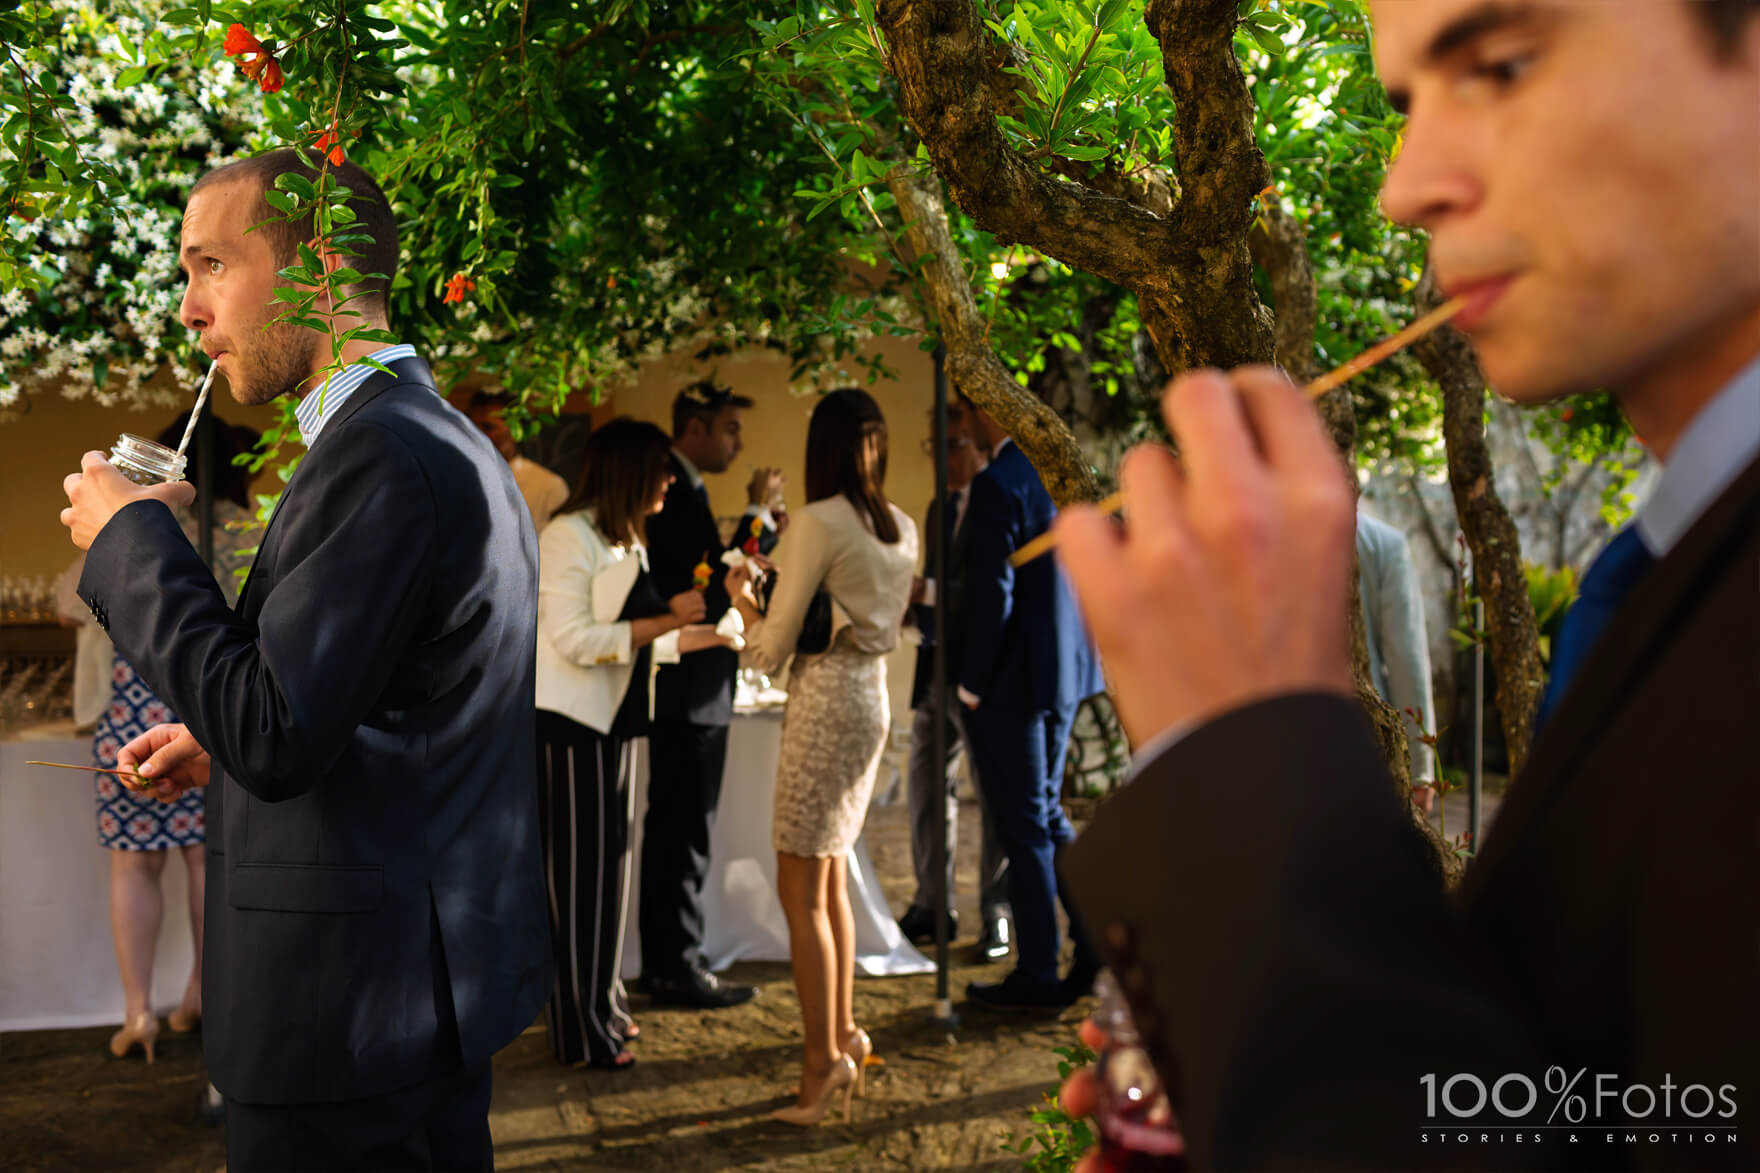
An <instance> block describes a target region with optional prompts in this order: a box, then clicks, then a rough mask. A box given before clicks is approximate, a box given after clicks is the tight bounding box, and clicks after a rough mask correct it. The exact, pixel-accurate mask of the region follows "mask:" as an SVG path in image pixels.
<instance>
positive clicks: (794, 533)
mask: <svg viewBox="0 0 1760 1173" xmlns="http://www.w3.org/2000/svg"><path fill="white" fill-rule="evenodd" d="M831 555H832V548H831V531H830V530H828V529H827V528H826V527H825V523H824V522H822V521H820V520H819V519H818V518H817V517H814V516H813V515H812V514H810V513H807V512H805V511H803V512H802V513H801V516H799V517H797V518H795V519H794V520H793V521H792V522H790V523H789V526H788V535H787V536H786V537H785V538H784V539H783V544H782V545H781V547H780V552H779V554H778V557H777V559H776V573H777V574H778V575H779V576H780V577H778V578H777V580H776V591H775V593H774V594H773V595H772V596H771V597H770V610H769V613H768V614H766V615H765V616H764V618H763V619H762V620H761V621H760V622H759V623H758V626H757V627H756V628H755V629H753V630H751V631H748V632H746V641H747V646H748V647H749V648H750V650H751V655H752V662H753V663H755V664H757V666H758V668H759V669H760V670H761V671H762V672H763V673H764V674H765V675H767V676H775V675H776V674H777V673H779V672H781V671H782V666H783V665H784V664H786V663H787V662H788V658H789V657H790V656H792V655H793V654H794V645H795V644H796V643H797V642H798V641H799V640H800V638H801V625H802V624H803V623H804V622H805V621H806V618H807V607H808V606H809V605H810V604H811V603H812V601H813V592H814V591H816V590H818V589H819V587H820V586H821V585H822V584H823V583H824V581H825V572H826V571H827V570H828V569H830V567H831Z"/></svg>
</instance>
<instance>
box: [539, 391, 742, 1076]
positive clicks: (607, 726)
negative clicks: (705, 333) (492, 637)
mask: <svg viewBox="0 0 1760 1173" xmlns="http://www.w3.org/2000/svg"><path fill="white" fill-rule="evenodd" d="M670 450H671V441H670V440H668V439H667V436H666V433H665V432H663V431H661V430H660V429H659V428H657V427H655V426H654V425H653V424H645V423H638V422H637V421H635V420H631V419H626V418H619V419H615V420H612V421H611V422H610V423H608V424H606V425H605V426H604V427H603V428H600V429H599V430H598V431H596V432H594V433H593V434H592V435H591V436H589V437H588V438H587V443H586V464H585V466H584V468H583V469H582V471H581V478H580V483H579V484H578V485H577V486H576V488H575V491H574V494H573V496H571V497H570V498H569V500H568V501H567V502H566V503H565V504H564V505H563V507H562V509H561V510H560V511H559V512H558V513H557V515H556V517H555V518H554V519H553V520H552V521H551V523H550V524H549V525H548V526H546V527H545V529H544V532H543V536H542V537H541V538H540V539H539V541H538V665H537V668H538V671H537V675H538V690H537V701H538V817H539V825H540V829H541V833H542V836H543V841H544V864H545V871H546V873H547V876H548V883H549V890H550V933H551V938H552V941H553V944H554V946H555V948H554V956H555V964H556V979H555V984H554V985H553V987H552V989H551V994H550V1013H549V1034H550V1045H551V1047H552V1049H553V1050H554V1051H555V1054H556V1058H557V1060H558V1061H559V1062H562V1063H566V1064H575V1063H582V1062H584V1063H586V1065H587V1066H589V1067H596V1068H601V1069H608V1070H621V1069H623V1068H626V1067H628V1066H630V1065H631V1064H632V1063H634V1062H635V1059H634V1057H633V1056H631V1055H630V1053H629V1051H628V1050H626V1049H625V1047H624V1044H625V1042H627V1041H628V1040H629V1039H630V1038H632V1037H634V1034H635V1023H634V1022H633V1021H632V1020H631V1018H630V1016H629V1008H628V1002H627V1000H626V999H625V997H624V993H623V986H622V983H621V982H620V981H619V980H618V971H619V969H620V968H621V966H622V953H623V933H624V919H625V917H624V914H625V911H626V904H625V900H624V895H625V893H626V892H627V890H628V887H629V859H630V852H629V827H630V819H631V818H632V816H633V814H634V810H633V808H634V805H635V790H634V787H633V786H632V784H631V783H632V778H631V773H632V770H631V765H632V763H631V758H630V743H631V740H632V739H633V738H636V737H639V736H642V735H643V734H645V733H646V732H647V725H648V718H649V715H650V712H649V681H650V678H651V676H652V672H653V665H654V664H656V663H662V664H664V663H673V662H676V661H677V660H678V658H679V657H680V656H681V655H685V654H688V653H690V652H693V651H697V650H700V649H702V648H708V647H718V646H724V641H723V639H722V638H721V637H720V636H717V635H716V634H715V630H714V628H712V627H709V626H706V625H703V624H699V623H696V622H695V621H696V620H698V619H701V618H702V617H703V614H704V607H703V596H702V594H701V593H700V592H698V591H694V590H692V591H685V592H683V593H682V594H679V595H675V596H673V597H672V598H671V599H662V598H661V597H660V596H659V595H658V594H657V593H656V592H655V590H654V585H653V582H652V580H651V579H650V578H649V575H648V554H647V550H646V549H645V548H644V547H643V546H642V542H641V534H642V527H643V525H644V523H645V522H646V521H647V519H648V517H649V516H650V515H651V514H653V513H655V512H657V511H658V510H659V509H660V506H661V504H662V503H663V502H664V501H665V499H666V487H667V485H669V484H670V483H671V482H672V474H671V471H670V469H669V466H668V462H667V454H668V452H669V451H670Z"/></svg>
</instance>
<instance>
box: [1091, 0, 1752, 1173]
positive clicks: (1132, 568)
mask: <svg viewBox="0 0 1760 1173" xmlns="http://www.w3.org/2000/svg"><path fill="white" fill-rule="evenodd" d="M1375 17H1376V25H1377V28H1376V37H1375V44H1376V54H1377V58H1378V61H1379V64H1380V67H1381V71H1382V76H1383V79H1384V80H1385V82H1386V84H1387V86H1388V89H1389V91H1390V93H1391V95H1392V96H1393V98H1394V100H1395V104H1396V105H1398V106H1400V107H1402V108H1405V109H1408V110H1409V112H1410V120H1409V121H1408V122H1407V124H1406V131H1405V143H1404V148H1403V150H1402V152H1401V154H1400V155H1399V158H1398V159H1397V161H1396V162H1395V163H1394V164H1393V167H1392V170H1391V171H1390V173H1389V175H1388V177H1387V181H1386V186H1385V189H1384V191H1383V195H1382V202H1383V205H1384V206H1385V207H1386V209H1387V210H1388V212H1389V214H1391V215H1393V216H1395V217H1397V218H1399V219H1401V220H1405V221H1407V222H1410V223H1412V224H1415V225H1418V226H1420V227H1422V228H1424V229H1426V230H1427V231H1428V232H1429V234H1430V239H1431V265H1432V268H1433V270H1434V273H1435V276H1436V277H1437V278H1438V280H1439V284H1440V287H1441V288H1442V290H1443V291H1444V292H1445V293H1458V294H1463V295H1465V296H1466V298H1467V299H1468V302H1467V306H1466V308H1465V310H1464V311H1463V313H1462V314H1461V316H1460V317H1459V318H1457V319H1456V321H1457V322H1459V323H1460V325H1461V327H1462V328H1463V329H1464V330H1466V331H1467V333H1469V334H1471V335H1472V336H1473V337H1474V339H1475V341H1476V343H1477V347H1478V353H1479V360H1480V363H1481V365H1482V367H1483V369H1484V371H1485V374H1486V376H1487V378H1488V381H1489V382H1490V383H1492V384H1493V385H1495V386H1496V387H1497V389H1498V391H1499V392H1500V393H1501V394H1503V395H1505V396H1507V397H1509V398H1512V399H1515V400H1517V401H1521V402H1526V403H1538V402H1543V401H1547V400H1552V399H1556V398H1557V397H1558V396H1560V395H1564V394H1567V393H1573V392H1588V391H1593V390H1597V389H1606V390H1608V391H1611V393H1612V394H1613V395H1614V397H1615V398H1616V399H1617V400H1618V402H1619V404H1620V407H1621V408H1622V409H1623V410H1624V411H1625V413H1626V415H1627V417H1628V418H1629V419H1630V420H1631V422H1632V425H1633V427H1634V429H1635V431H1636V432H1637V433H1638V435H1639V436H1641V437H1642V438H1643V440H1644V442H1645V444H1646V445H1647V446H1648V447H1649V448H1650V450H1651V452H1652V453H1653V454H1654V455H1655V456H1656V458H1657V459H1658V460H1659V461H1660V462H1661V463H1662V466H1663V471H1662V475H1661V478H1660V480H1659V482H1658V484H1657V485H1656V488H1655V491H1654V492H1653V493H1652V494H1651V496H1650V497H1649V498H1648V499H1647V500H1646V501H1645V503H1644V504H1643V505H1642V506H1641V507H1640V508H1639V510H1638V513H1637V517H1636V520H1635V523H1634V524H1633V525H1632V526H1630V527H1628V528H1627V529H1625V530H1623V531H1621V533H1620V534H1618V535H1617V536H1616V537H1615V538H1614V539H1613V541H1612V542H1611V543H1610V544H1609V545H1608V547H1607V549H1606V550H1605V551H1603V552H1602V554H1601V555H1600V556H1599V557H1598V558H1597V559H1596V560H1595V562H1594V563H1593V564H1592V566H1591V567H1590V569H1589V570H1588V572H1587V573H1586V574H1585V575H1584V577H1583V580H1582V583H1581V588H1580V594H1579V597H1578V599H1577V601H1576V602H1575V603H1574V604H1573V605H1572V607H1571V610H1570V612H1569V613H1568V614H1567V616H1566V619H1565V624H1564V629H1563V630H1561V631H1560V633H1559V635H1558V637H1557V639H1556V641H1555V643H1554V657H1553V666H1552V667H1553V677H1552V679H1551V680H1550V681H1549V682H1548V687H1547V693H1546V700H1545V701H1544V702H1543V712H1544V714H1545V716H1544V719H1543V720H1542V722H1541V723H1540V725H1539V728H1538V730H1537V733H1536V736H1535V738H1534V742H1533V746H1532V749H1531V752H1530V754H1529V756H1528V760H1527V763H1526V766H1525V767H1524V769H1523V771H1522V774H1521V775H1520V776H1519V777H1518V778H1517V779H1516V780H1515V781H1514V783H1513V784H1512V785H1511V787H1510V789H1509V791H1508V794H1507V796H1506V798H1505V800H1504V803H1503V806H1502V808H1501V809H1500V811H1499V813H1498V817H1497V822H1496V825H1495V826H1494V827H1493V828H1492V831H1491V833H1490V835H1489V836H1488V837H1487V839H1486V842H1485V843H1484V844H1483V846H1482V848H1481V850H1480V851H1479V853H1478V854H1477V856H1476V858H1474V859H1473V860H1472V861H1471V863H1470V865H1469V867H1468V870H1467V873H1466V877H1465V879H1464V880H1463V882H1462V884H1461V886H1460V889H1459V891H1458V893H1456V894H1454V898H1453V899H1450V898H1449V896H1448V894H1445V893H1444V891H1443V890H1442V887H1441V885H1440V884H1439V883H1438V882H1437V879H1436V876H1435V874H1434V871H1433V869H1432V868H1431V867H1430V866H1429V865H1430V864H1431V863H1433V860H1429V859H1427V858H1426V857H1427V848H1425V846H1424V845H1423V844H1422V843H1421V842H1420V841H1419V840H1418V839H1417V837H1416V836H1415V834H1414V833H1413V830H1412V828H1411V827H1410V825H1409V822H1408V816H1407V813H1406V811H1405V810H1404V809H1403V803H1402V801H1401V799H1400V796H1399V795H1397V794H1396V793H1395V792H1394V790H1393V788H1392V786H1391V784H1390V781H1389V777H1388V773H1387V770H1386V769H1385V766H1384V763H1383V761H1382V759H1381V757H1380V754H1379V751H1378V748H1377V745H1376V742H1375V740H1374V737H1373V736H1372V734H1371V731H1370V727H1369V724H1368V722H1367V719H1366V718H1365V716H1364V715H1363V713H1362V712H1361V711H1360V709H1359V708H1358V706H1357V705H1356V703H1355V700H1354V696H1353V692H1352V684H1351V673H1350V658H1349V654H1348V639H1347V634H1346V633H1347V614H1346V608H1347V606H1348V603H1347V599H1348V596H1349V581H1350V564H1351V547H1352V544H1353V536H1352V535H1353V528H1354V527H1353V513H1354V507H1353V506H1354V503H1353V500H1352V496H1353V494H1352V486H1351V483H1350V481H1349V480H1348V479H1347V477H1346V474H1345V473H1344V471H1343V470H1342V469H1341V468H1340V466H1339V462H1338V457H1337V453H1336V451H1335V450H1334V449H1333V448H1332V447H1331V445H1330V442H1329V440H1328V437H1327V435H1326V432H1325V430H1324V428H1323V427H1322V426H1321V424H1320V423H1319V421H1318V419H1317V415H1316V413H1315V412H1314V411H1313V409H1312V408H1311V407H1310V406H1309V405H1308V404H1306V403H1305V402H1304V401H1303V399H1302V397H1301V395H1300V394H1299V393H1298V392H1297V391H1296V390H1295V389H1294V388H1292V387H1290V386H1289V385H1288V383H1287V382H1286V381H1285V380H1283V379H1282V378H1281V377H1279V376H1278V375H1277V374H1276V373H1275V372H1272V371H1270V370H1266V369H1256V370H1244V371H1239V372H1235V373H1234V374H1233V375H1232V376H1228V375H1223V374H1220V373H1217V372H1207V373H1201V374H1193V375H1189V376H1186V377H1184V378H1182V379H1181V380H1179V381H1178V382H1176V383H1175V385H1174V386H1173V388H1172V389H1171V391H1170V392H1169V394H1168V397H1167V399H1166V402H1165V404H1164V409H1165V412H1166V414H1167V417H1168V422H1169V425H1170V426H1171V427H1172V429H1173V431H1174V433H1175V435H1176V436H1177V438H1178V440H1179V445H1180V451H1181V453H1182V454H1183V457H1182V459H1180V460H1178V461H1176V460H1175V458H1174V457H1173V456H1172V455H1171V454H1169V453H1168V452H1166V451H1164V450H1145V451H1140V452H1137V453H1134V454H1133V455H1132V456H1131V458H1130V460H1129V461H1128V463H1127V465H1126V467H1125V470H1124V474H1123V478H1122V479H1123V487H1124V492H1125V494H1126V498H1127V500H1128V501H1129V503H1130V504H1129V514H1128V521H1127V523H1126V526H1125V527H1124V529H1123V530H1122V532H1121V531H1120V530H1119V529H1118V527H1117V526H1115V524H1114V523H1112V522H1111V521H1108V520H1106V519H1103V518H1100V517H1099V516H1097V515H1096V514H1095V513H1094V512H1093V511H1092V510H1082V511H1075V510H1071V511H1069V512H1068V514H1067V515H1066V518H1065V519H1064V521H1063V523H1062V525H1061V526H1060V529H1061V531H1062V537H1063V542H1062V549H1063V554H1064V557H1065V559H1066V564H1067V565H1068V566H1069V568H1070V572H1071V575H1072V577H1073V578H1074V580H1075V582H1076V585H1077V587H1078V589H1079V591H1080V594H1081V597H1082V601H1083V604H1084V607H1085V609H1086V612H1087V614H1088V615H1089V617H1090V619H1091V620H1092V622H1093V624H1094V630H1095V634H1096V637H1097V639H1098V640H1099V643H1100V646H1101V649H1102V652H1103V653H1104V654H1105V655H1106V657H1107V666H1108V671H1109V673H1110V674H1111V675H1112V677H1113V680H1114V684H1115V686H1116V696H1117V699H1118V708H1119V713H1120V716H1121V718H1122V719H1123V721H1124V723H1125V727H1126V730H1127V731H1128V733H1129V734H1130V736H1131V738H1132V740H1133V742H1134V743H1135V744H1136V746H1137V747H1138V761H1139V767H1138V773H1137V775H1136V777H1135V779H1134V780H1133V781H1131V782H1130V783H1128V784H1127V785H1126V786H1125V787H1124V788H1123V790H1122V791H1121V792H1120V793H1118V794H1117V795H1115V796H1114V797H1113V798H1111V799H1109V800H1108V801H1107V802H1106V803H1104V804H1102V805H1101V807H1100V809H1099V811H1098V813H1097V814H1096V816H1095V818H1094V821H1093V823H1092V824H1091V826H1090V827H1089V828H1088V829H1087V831H1086V832H1085V833H1084V834H1083V837H1082V839H1081V841H1080V842H1078V843H1077V844H1076V845H1075V846H1074V847H1073V848H1072V849H1071V850H1070V851H1069V852H1067V853H1066V858H1065V865H1066V869H1067V871H1066V874H1067V876H1068V878H1069V879H1070V881H1071V882H1072V884H1073V885H1074V888H1075V891H1076V895H1077V899H1078V903H1079V904H1080V906H1081V908H1082V910H1083V912H1084V914H1086V916H1087V917H1088V918H1089V921H1088V923H1090V924H1092V925H1093V926H1095V929H1096V933H1097V935H1098V936H1099V937H1100V939H1101V940H1102V941H1103V942H1104V943H1105V945H1106V948H1107V950H1108V953H1109V961H1110V962H1111V964H1112V965H1114V966H1115V967H1117V968H1118V970H1119V976H1120V978H1121V984H1122V986H1123V988H1124V990H1125V991H1126V993H1127V995H1128V996H1129V997H1130V1000H1131V1005H1132V1008H1133V1010H1134V1012H1135V1016H1136V1019H1137V1024H1138V1026H1139V1028H1140V1029H1141V1032H1142V1033H1143V1035H1144V1036H1145V1038H1146V1039H1147V1041H1148V1043H1149V1049H1150V1053H1151V1055H1152V1056H1153V1057H1154V1059H1155V1062H1156V1067H1157V1069H1158V1070H1159V1071H1160V1072H1161V1074H1162V1075H1163V1077H1164V1079H1165V1080H1166V1081H1167V1083H1168V1085H1169V1087H1170V1088H1171V1089H1172V1092H1173V1101H1174V1103H1173V1106H1174V1108H1175V1109H1176V1111H1177V1114H1178V1117H1179V1120H1180V1122H1181V1125H1182V1127H1183V1129H1184V1132H1185V1135H1186V1138H1187V1141H1188V1144H1189V1152H1190V1156H1191V1165H1192V1167H1194V1168H1268V1167H1278V1168H1309V1169H1318V1168H1372V1167H1373V1168H1406V1169H1410V1168H1421V1167H1434V1166H1438V1165H1444V1164H1450V1165H1455V1164H1472V1165H1479V1166H1482V1167H1496V1168H1512V1167H1517V1166H1529V1165H1546V1166H1552V1167H1572V1168H1597V1169H1606V1168H1634V1167H1644V1168H1686V1167H1728V1168H1744V1169H1752V1168H1756V1167H1760V1145H1756V1139H1757V1138H1756V1136H1755V1130H1754V1129H1753V1128H1752V1127H1745V1128H1744V1127H1740V1125H1741V1124H1742V1120H1741V1117H1742V1116H1744V1115H1746V1114H1747V1113H1749V1112H1750V1111H1751V1110H1752V1109H1751V1107H1750V1105H1749V1104H1748V1103H1745V1102H1744V1101H1745V1100H1752V1098H1753V1096H1754V1089H1755V1084H1754V1082H1753V1079H1752V1076H1753V1074H1754V1070H1755V1065H1754V1056H1755V1055H1756V1053H1760V1017H1757V1006H1756V1001H1755V998H1754V991H1755V989H1756V988H1760V951H1757V950H1756V942H1757V941H1760V838H1757V828H1760V822H1757V820H1756V817H1755V811H1756V805H1755V803H1756V800H1755V795H1756V794H1757V793H1760V766H1756V763H1755V758H1754V754H1753V752H1752V746H1751V744H1750V742H1751V731H1752V729H1753V724H1754V714H1755V713H1756V712H1760V667H1757V666H1760V609H1757V608H1756V606H1755V602H1756V599H1755V587H1756V574H1757V573H1760V135H1757V134H1756V133H1755V125H1754V114H1755V111H1756V110H1760V5H1756V4H1754V3H1752V2H1741V0H1737V2H1729V3H1725V2H1716V3H1687V2H1685V0H1676V2H1669V3H1630V4H1618V3H1607V4H1577V3H1569V2H1565V0H1553V2H1545V3H1541V2H1535V3H1527V4H1519V5H1504V4H1497V5H1486V4H1481V3H1477V2H1474V0H1428V2H1427V3H1424V4H1407V3H1386V2H1383V3H1377V4H1376V5H1375ZM1634 79H1639V80H1637V81H1634ZM1635 84H1636V85H1638V86H1639V89H1638V90H1637V91H1634V90H1633V86H1634V85H1635ZM1664 95H1666V100H1663V96H1664ZM1612 111H1617V116H1616V119H1615V120H1614V121H1609V113H1610V112H1612ZM1443 341H1444V342H1445V343H1446V342H1448V340H1447V339H1444V340H1443ZM1523 1081H1526V1082H1525V1083H1524V1082H1523ZM1093 1090H1094V1089H1093V1086H1092V1084H1091V1083H1088V1082H1087V1081H1082V1082H1080V1083H1078V1084H1077V1085H1076V1086H1073V1087H1071V1088H1068V1089H1066V1092H1067V1094H1066V1096H1065V1101H1064V1102H1065V1104H1066V1106H1068V1107H1070V1108H1071V1109H1072V1110H1083V1109H1086V1108H1088V1107H1089V1106H1090V1105H1091V1104H1092V1101H1093V1094H1092V1093H1093ZM1481 1090H1484V1091H1485V1092H1486V1093H1487V1094H1486V1095H1485V1096H1484V1097H1481V1095H1480V1092H1481ZM1530 1090H1532V1091H1533V1092H1534V1093H1535V1094H1534V1095H1533V1096H1532V1097H1530V1095H1529V1092H1530ZM1542 1126H1549V1127H1544V1128H1543V1127H1542ZM1738 1129H1739V1131H1738ZM1511 1136H1523V1137H1524V1138H1525V1139H1526V1140H1527V1141H1528V1143H1526V1144H1522V1145H1517V1144H1513V1143H1510V1142H1509V1139H1508V1138H1510V1137H1511Z"/></svg>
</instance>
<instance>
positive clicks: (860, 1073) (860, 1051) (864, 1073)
mask: <svg viewBox="0 0 1760 1173" xmlns="http://www.w3.org/2000/svg"><path fill="white" fill-rule="evenodd" d="M843 1053H844V1054H845V1055H848V1056H849V1059H850V1062H851V1063H854V1064H855V1065H856V1096H857V1097H858V1098H859V1097H861V1096H865V1095H867V1094H868V1056H869V1055H872V1054H873V1053H874V1040H873V1039H870V1038H869V1037H868V1032H867V1031H865V1030H863V1029H862V1028H861V1027H859V1026H858V1027H856V1028H855V1029H854V1030H852V1031H850V1032H849V1037H848V1038H846V1039H844V1040H843Z"/></svg>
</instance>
